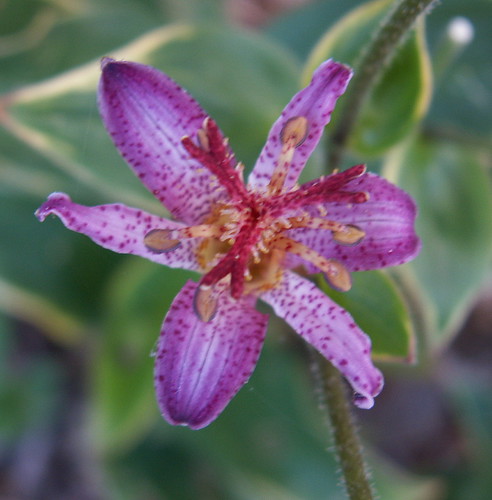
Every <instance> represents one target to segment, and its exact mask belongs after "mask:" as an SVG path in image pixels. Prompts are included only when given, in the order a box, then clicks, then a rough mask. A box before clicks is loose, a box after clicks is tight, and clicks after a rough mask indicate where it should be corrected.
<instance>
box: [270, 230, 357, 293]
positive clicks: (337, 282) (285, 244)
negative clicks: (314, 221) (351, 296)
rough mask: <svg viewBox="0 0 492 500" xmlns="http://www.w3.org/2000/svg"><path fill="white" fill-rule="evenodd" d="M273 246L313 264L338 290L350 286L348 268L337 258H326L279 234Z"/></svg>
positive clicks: (341, 290) (343, 289)
mask: <svg viewBox="0 0 492 500" xmlns="http://www.w3.org/2000/svg"><path fill="white" fill-rule="evenodd" d="M275 248H277V249H280V250H285V251H286V252H290V253H292V254H294V255H297V256H298V257H301V258H303V259H304V260H306V261H308V262H311V264H314V265H315V266H316V267H317V268H318V269H319V270H320V271H322V273H323V274H324V276H325V279H326V281H327V282H328V284H329V285H330V286H331V287H332V288H334V289H335V290H338V291H340V292H347V291H348V290H350V288H351V286H352V280H351V277H350V272H349V271H348V269H347V268H346V267H345V266H344V265H343V264H342V263H341V262H339V261H338V260H335V259H326V258H325V257H323V256H322V255H320V254H319V253H318V252H316V251H315V250H313V249H312V248H309V247H308V246H306V245H304V244H302V243H299V242H298V241H295V240H291V239H290V238H285V237H284V236H280V237H279V238H277V240H276V241H275Z"/></svg>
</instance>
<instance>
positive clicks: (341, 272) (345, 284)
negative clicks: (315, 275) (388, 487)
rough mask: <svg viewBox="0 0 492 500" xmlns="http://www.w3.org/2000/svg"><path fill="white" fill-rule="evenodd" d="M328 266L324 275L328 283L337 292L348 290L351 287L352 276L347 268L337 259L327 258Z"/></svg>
mask: <svg viewBox="0 0 492 500" xmlns="http://www.w3.org/2000/svg"><path fill="white" fill-rule="evenodd" d="M327 262H328V267H327V269H326V270H325V271H324V273H323V274H324V277H325V279H326V281H327V282H328V284H329V285H330V286H331V287H332V288H333V289H335V290H337V291H339V292H348V291H349V290H350V288H351V287H352V277H351V276H350V272H349V270H348V269H347V268H346V267H345V266H344V265H343V264H342V263H341V262H340V261H338V260H335V259H327Z"/></svg>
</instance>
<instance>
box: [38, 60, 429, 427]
mask: <svg viewBox="0 0 492 500" xmlns="http://www.w3.org/2000/svg"><path fill="white" fill-rule="evenodd" d="M350 77H351V71H350V69H348V68H347V67H345V66H343V65H341V64H338V63H336V62H332V61H327V62H325V63H323V64H322V65H321V66H320V67H319V68H318V69H317V70H316V72H315V73H314V75H313V79H312V81H311V83H310V85H309V86H308V87H306V88H305V89H304V90H302V91H300V92H299V93H298V94H297V95H295V96H294V98H293V99H292V101H291V102H290V103H289V104H288V105H287V107H286V108H285V109H284V111H283V112H282V114H281V115H280V118H279V119H278V120H277V121H276V122H275V123H274V125H273V127H272V129H271V131H270V134H269V136H268V139H267V142H266V145H265V147H264V149H263V151H262V152H261V154H260V157H259V159H258V161H257V163H256V165H255V167H254V169H253V171H252V173H251V175H250V176H249V178H248V182H247V184H245V183H244V182H243V166H242V165H241V163H238V162H237V161H236V159H235V157H234V155H233V153H232V151H231V150H230V148H229V147H228V144H227V140H225V139H224V137H223V135H222V133H221V132H220V130H219V129H218V127H217V125H216V124H215V122H214V121H212V119H210V118H209V117H208V116H207V114H206V113H205V112H204V111H203V110H202V108H201V107H200V106H199V105H198V104H197V103H196V102H195V101H194V100H193V98H192V97H190V96H189V94H187V93H186V91H184V90H183V89H182V88H181V87H179V86H178V85H177V84H176V83H175V82H174V81H172V80H171V79H170V78H169V77H167V76H166V75H164V74H162V73H160V72H159V71H157V70H156V69H154V68H151V67H148V66H144V65H141V64H136V63H131V62H119V61H114V60H112V59H109V58H106V59H104V60H103V62H102V78H101V82H100V87H99V108H100V111H101V115H102V118H103V120H104V123H105V125H106V128H107V130H108V131H109V133H110V135H111V137H112V139H113V141H114V143H115V145H116V147H117V148H118V150H119V151H120V153H121V154H122V155H123V157H124V158H125V159H126V161H127V162H128V163H129V165H130V166H131V167H132V168H133V170H134V171H135V173H136V175H137V176H138V177H139V178H140V180H141V181H142V182H143V183H144V185H145V186H146V187H147V188H148V189H149V190H150V191H151V193H153V194H154V196H155V197H156V198H157V199H158V200H159V201H160V202H161V203H162V204H163V205H164V206H165V207H166V208H167V209H168V210H169V212H170V213H171V214H172V216H173V220H169V219H165V218H161V217H158V216H156V215H151V214H148V213H145V212H144V211H142V210H139V209H136V208H131V207H127V206H125V205H121V204H112V205H100V206H95V207H86V206H82V205H78V204H76V203H73V202H72V201H71V200H70V198H69V197H68V196H67V195H66V194H63V193H53V194H51V195H50V196H49V198H48V200H47V201H46V202H45V203H44V204H43V205H42V206H41V207H40V208H39V209H38V211H37V212H36V215H37V217H38V218H39V219H40V220H41V221H42V220H44V219H45V218H46V216H47V215H49V214H55V215H57V216H58V217H59V218H60V219H61V220H62V222H63V223H64V224H65V226H66V227H68V228H69V229H72V230H74V231H78V232H80V233H83V234H86V235H87V236H89V237H90V238H92V239H93V240H94V241H95V242H96V243H98V244H99V245H101V246H103V247H105V248H109V249H110V250H113V251H115V252H119V253H130V254H136V255H140V256H142V257H145V258H147V259H150V260H153V261H155V262H158V263H160V264H165V265H167V266H171V267H181V268H184V269H190V270H194V271H198V272H200V273H202V277H201V279H200V281H199V282H198V283H195V282H193V281H189V282H188V283H187V284H186V285H185V286H184V287H183V289H182V290H181V291H180V293H179V294H178V296H177V297H176V298H175V299H174V302H173V304H172V305H171V308H170V310H169V312H168V313H167V316H166V318H165V320H164V323H163V326H162V330H161V335H160V338H159V343H158V348H157V354H156V362H155V388H156V392H157V400H158V403H159V406H160V409H161V411H162V414H163V416H164V418H165V419H166V420H167V421H168V422H170V423H172V424H181V425H188V426H189V427H191V428H193V429H199V428H201V427H204V426H206V425H208V424H209V423H210V422H212V421H213V420H214V419H215V418H216V417H217V416H218V415H219V413H220V412H221V411H222V410H223V409H224V407H225V406H226V405H227V403H228V402H229V401H230V400H231V399H232V397H233V396H234V395H235V394H236V393H237V391H238V390H239V389H240V388H241V387H242V386H243V385H244V384H245V383H246V382H247V380H248V379H249V377H250V375H251V373H252V371H253V369H254V367H255V365H256V362H257V360H258V357H259V354H260V350H261V347H262V344H263V340H264V337H265V332H266V328H267V316H266V315H265V314H261V313H259V312H258V311H256V309H255V304H256V301H257V299H258V297H261V299H262V300H263V301H265V302H266V303H267V304H269V305H270V306H271V307H272V308H273V310H274V311H275V313H276V314H277V315H278V316H280V317H281V318H284V320H285V321H286V322H287V323H288V324H289V325H290V326H291V327H292V328H293V329H294V330H295V331H296V332H297V333H298V334H299V335H301V336H302V337H303V338H304V339H305V340H306V341H307V342H309V343H310V344H311V345H312V346H314V347H315V348H316V349H317V350H318V351H319V352H320V353H321V354H322V355H323V356H325V357H326V358H327V359H328V360H330V361H331V362H332V363H333V364H334V365H335V366H336V367H337V368H338V369H339V370H340V372H341V373H342V374H343V375H344V376H345V377H346V379H347V380H348V382H349V383H350V384H351V385H352V388H353V390H354V393H355V397H354V402H355V404H356V405H357V406H359V407H362V408H370V407H371V406H372V405H373V403H374V399H373V398H374V397H375V396H376V395H377V394H379V392H380V391H381V388H382V385H383V378H382V375H381V373H380V372H379V370H378V369H377V368H375V367H374V365H373V364H372V361H371V345H370V340H369V338H368V337H367V336H366V335H365V334H364V333H363V332H362V331H361V330H360V329H359V327H358V326H357V325H356V324H355V323H354V321H353V319H352V318H351V316H350V315H349V314H348V313H347V311H345V310H344V309H342V308H341V307H340V306H338V305H337V304H336V303H334V302H333V301H332V300H331V299H330V298H329V297H327V296H326V295H325V294H324V293H323V292H322V291H320V290H319V289H318V288H317V287H316V286H315V285H314V284H313V283H312V282H311V281H309V280H307V279H306V278H304V277H301V276H300V275H299V274H296V273H295V272H293V269H294V268H296V269H301V270H303V272H304V273H317V272H321V273H323V274H324V276H325V278H326V279H327V281H328V283H329V284H330V285H331V286H333V287H334V288H336V289H338V290H342V291H346V290H348V289H349V288H350V286H351V280H350V272H351V271H362V270H368V269H378V268H382V267H386V266H393V265H398V264H402V263H404V262H407V261H408V260H410V259H411V258H413V257H414V256H415V255H416V254H417V253H418V250H419V246H420V243H419V239H418V238H417V236H416V235H415V232H414V220H415V214H416V209H415V205H414V203H413V201H412V199H411V198H410V197H409V196H408V195H407V194H406V193H405V192H403V191H401V190H400V189H399V188H397V187H395V186H393V185H392V184H390V183H389V182H387V181H386V180H384V179H382V178H380V177H378V176H376V175H373V174H370V173H366V169H365V167H364V166H363V165H357V166H355V167H352V168H349V169H348V170H345V171H343V172H338V173H334V174H332V175H329V176H326V177H322V178H320V179H317V180H314V181H311V182H308V183H306V184H303V185H301V186H299V185H298V184H297V180H298V177H299V174H300V172H301V170H302V169H303V167H304V165H305V164H306V161H307V160H308V158H309V156H310V155H311V153H312V151H313V150H314V148H315V147H316V145H317V144H318V141H319V140H320V137H321V134H322V132H323V128H324V126H325V125H326V124H327V123H328V122H329V120H330V115H331V112H332V111H333V108H334V106H335V102H336V100H337V99H338V97H339V96H340V95H341V94H342V93H343V92H344V91H345V88H346V86H347V84H348V81H349V79H350Z"/></svg>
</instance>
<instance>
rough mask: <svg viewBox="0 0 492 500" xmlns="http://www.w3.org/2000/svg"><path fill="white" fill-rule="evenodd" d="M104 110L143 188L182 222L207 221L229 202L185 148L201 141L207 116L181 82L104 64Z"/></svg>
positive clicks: (122, 64)
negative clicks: (214, 207)
mask: <svg viewBox="0 0 492 500" xmlns="http://www.w3.org/2000/svg"><path fill="white" fill-rule="evenodd" d="M99 110H100V112H101V116H102V118H103V121H104V124H105V126H106V128H107V130H108V132H109V134H110V135H111V137H112V139H113V142H114V143H115V145H116V147H117V148H118V150H119V151H120V153H121V154H122V155H123V157H124V158H125V159H126V161H127V162H128V163H129V165H130V166H131V167H132V168H133V170H134V171H135V173H136V174H137V176H138V177H139V178H140V180H141V181H142V182H143V184H144V185H145V186H146V187H147V188H148V189H149V190H150V191H151V192H152V193H153V194H154V195H155V196H156V198H157V199H158V200H159V201H160V202H161V203H162V204H163V205H164V206H165V207H166V208H167V209H168V210H169V211H170V212H171V213H172V214H173V215H174V217H175V218H176V219H178V220H182V221H183V222H186V223H188V224H195V223H199V222H202V220H203V218H204V217H205V215H207V214H208V213H210V211H211V210H210V208H211V204H212V203H214V202H215V201H217V200H218V199H221V198H223V197H224V192H223V191H217V189H216V188H215V187H214V186H213V180H214V177H213V176H212V174H211V173H210V172H209V171H208V170H207V169H204V168H203V167H202V166H201V165H200V164H199V163H198V162H197V161H196V160H193V159H191V158H190V156H189V154H188V153H187V152H186V150H185V149H184V147H183V146H182V144H181V139H182V138H183V137H184V136H190V137H191V138H192V139H193V140H196V133H197V131H198V130H199V129H200V128H201V127H202V125H203V121H204V119H205V118H206V117H207V114H206V113H205V111H203V109H202V108H201V107H200V106H199V104H198V103H197V102H196V101H195V100H194V99H193V98H192V97H191V96H190V95H189V94H188V93H187V92H186V91H185V90H183V89H182V88H181V87H180V86H179V85H178V84H177V83H175V82H174V81H173V80H171V79H170V78H169V77H168V76H166V75H164V74H163V73H161V72H160V71H157V70H156V69H154V68H151V67H150V66H144V65H143V64H137V63H130V62H117V61H114V60H112V59H109V58H106V59H104V60H103V63H102V76H101V81H100V85H99Z"/></svg>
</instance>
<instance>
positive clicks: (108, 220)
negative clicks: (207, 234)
mask: <svg viewBox="0 0 492 500" xmlns="http://www.w3.org/2000/svg"><path fill="white" fill-rule="evenodd" d="M50 214H55V215H57V216H58V217H59V218H60V219H61V220H62V222H63V224H65V226H66V227H67V228H69V229H71V230H72V231H77V232H78V233H82V234H85V235H87V236H89V238H91V239H92V240H93V241H95V242H96V243H97V244H98V245H101V246H102V247H104V248H108V249H109V250H113V252H118V253H129V254H135V255H140V256H141V257H145V258H147V259H149V260H153V261H154V262H158V263H159V264H165V265H166V266H169V267H180V268H183V269H190V270H198V269H199V265H198V263H197V260H196V246H197V244H198V243H197V241H196V240H184V241H183V242H182V244H181V245H180V246H179V247H178V248H176V249H175V250H173V251H171V252H167V253H160V254H156V253H153V252H151V251H149V250H148V249H147V248H146V247H145V245H144V243H143V239H144V236H145V235H146V234H147V233H148V232H149V231H150V230H151V229H156V228H159V229H176V228H181V227H183V226H182V224H179V223H177V222H172V221H170V220H167V219H163V218H161V217H157V216H156V215H151V214H148V213H146V212H144V211H143V210H138V209H136V208H131V207H127V206H126V205H122V204H113V205H99V206H95V207H86V206H84V205H78V204H77V203H73V202H72V200H71V199H70V198H69V197H68V196H67V195H66V194H65V193H53V194H51V195H50V196H49V197H48V199H47V201H45V202H44V203H43V204H42V205H41V206H40V207H39V208H38V210H37V211H36V217H37V218H38V219H39V220H40V221H43V220H44V219H45V218H46V217H47V216H48V215H50Z"/></svg>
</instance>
